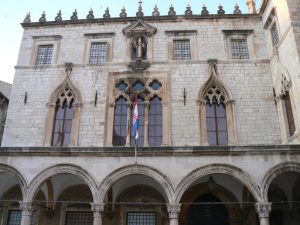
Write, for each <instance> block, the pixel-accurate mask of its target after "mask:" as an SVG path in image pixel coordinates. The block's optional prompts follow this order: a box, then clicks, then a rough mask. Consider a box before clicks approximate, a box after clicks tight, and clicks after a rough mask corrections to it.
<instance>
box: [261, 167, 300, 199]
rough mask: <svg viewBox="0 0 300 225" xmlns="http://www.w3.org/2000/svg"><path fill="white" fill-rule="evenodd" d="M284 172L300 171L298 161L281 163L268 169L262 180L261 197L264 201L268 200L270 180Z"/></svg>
mask: <svg viewBox="0 0 300 225" xmlns="http://www.w3.org/2000/svg"><path fill="white" fill-rule="evenodd" d="M285 172H296V173H300V163H294V162H286V163H281V164H279V165H276V166H274V167H273V168H271V169H269V170H268V172H267V173H266V174H265V176H264V178H263V181H262V197H263V199H264V200H265V201H266V202H267V201H268V192H269V187H270V185H271V183H272V181H273V180H274V179H275V178H276V177H278V176H279V175H281V174H283V173H285Z"/></svg>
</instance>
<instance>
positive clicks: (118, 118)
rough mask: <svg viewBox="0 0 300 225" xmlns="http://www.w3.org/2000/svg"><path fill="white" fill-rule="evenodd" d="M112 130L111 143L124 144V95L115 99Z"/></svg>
mask: <svg viewBox="0 0 300 225" xmlns="http://www.w3.org/2000/svg"><path fill="white" fill-rule="evenodd" d="M113 132H114V133H113V145H114V146H125V144H126V135H127V102H126V100H125V98H124V97H120V98H119V99H118V100H117V101H116V105H115V115H114V131H113Z"/></svg>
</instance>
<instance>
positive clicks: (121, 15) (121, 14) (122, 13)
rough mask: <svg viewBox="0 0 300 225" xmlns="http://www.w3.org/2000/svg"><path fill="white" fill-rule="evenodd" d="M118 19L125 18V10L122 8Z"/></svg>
mask: <svg viewBox="0 0 300 225" xmlns="http://www.w3.org/2000/svg"><path fill="white" fill-rule="evenodd" d="M120 17H127V13H126V9H125V7H124V6H123V8H122V9H121V13H120Z"/></svg>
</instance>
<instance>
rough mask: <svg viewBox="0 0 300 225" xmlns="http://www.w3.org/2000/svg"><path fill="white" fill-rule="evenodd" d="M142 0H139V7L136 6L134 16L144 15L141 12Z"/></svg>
mask: <svg viewBox="0 0 300 225" xmlns="http://www.w3.org/2000/svg"><path fill="white" fill-rule="evenodd" d="M142 3H143V2H142V1H141V0H140V1H139V8H138V11H137V13H136V16H137V17H143V16H144V13H143V8H142Z"/></svg>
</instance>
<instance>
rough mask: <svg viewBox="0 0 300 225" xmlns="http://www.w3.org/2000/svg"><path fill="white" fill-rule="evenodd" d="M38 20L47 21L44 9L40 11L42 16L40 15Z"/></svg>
mask: <svg viewBox="0 0 300 225" xmlns="http://www.w3.org/2000/svg"><path fill="white" fill-rule="evenodd" d="M39 22H40V23H46V22H47V20H46V13H45V11H44V12H43V13H42V16H41V17H40V19H39Z"/></svg>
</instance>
